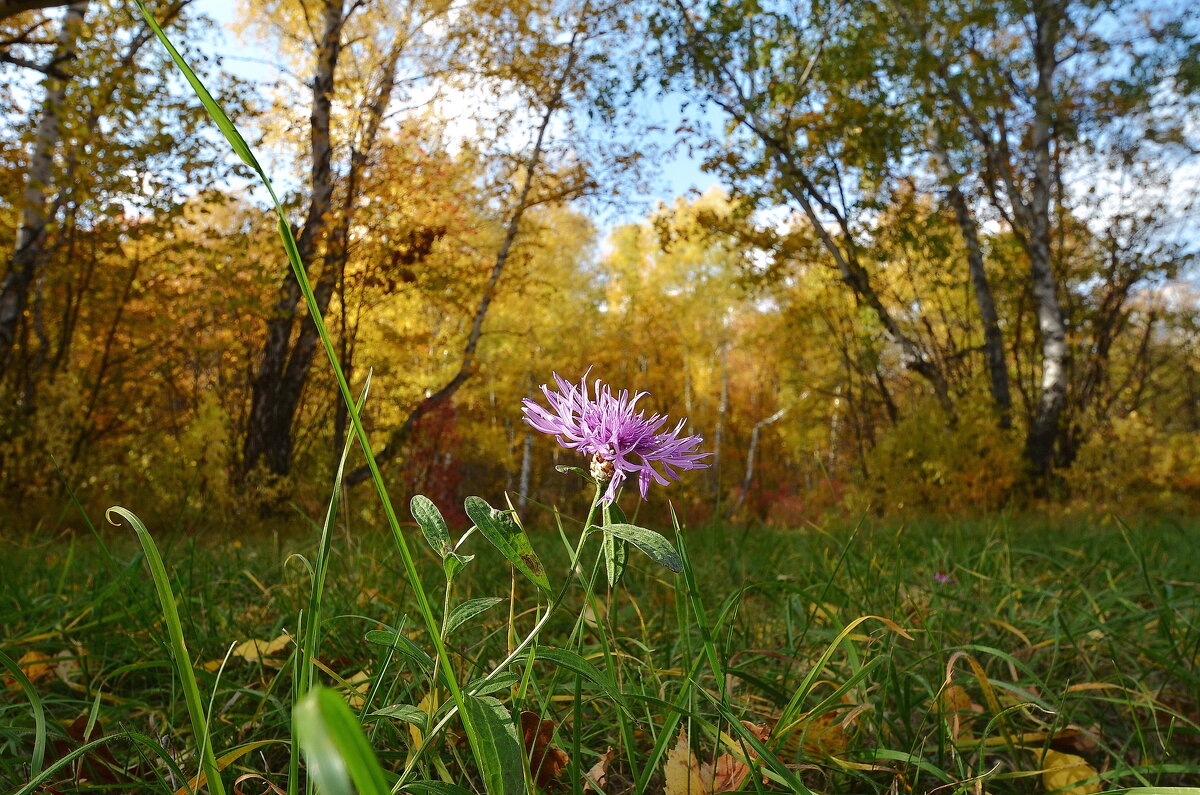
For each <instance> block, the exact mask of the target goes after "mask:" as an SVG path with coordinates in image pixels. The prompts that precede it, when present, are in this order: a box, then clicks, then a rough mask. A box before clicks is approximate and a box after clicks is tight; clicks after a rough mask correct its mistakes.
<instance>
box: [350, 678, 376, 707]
mask: <svg viewBox="0 0 1200 795" xmlns="http://www.w3.org/2000/svg"><path fill="white" fill-rule="evenodd" d="M346 684H348V685H350V691H349V692H348V693H346V703H347V704H349V705H350V709H362V707H363V704H365V703H367V691H368V690H370V689H371V677H369V676H367V672H366V671H358V672H356V673H354V674H351V675H350V676H348V677H346Z"/></svg>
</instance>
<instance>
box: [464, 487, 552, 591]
mask: <svg viewBox="0 0 1200 795" xmlns="http://www.w3.org/2000/svg"><path fill="white" fill-rule="evenodd" d="M464 506H465V508H466V511H467V516H469V517H471V521H472V522H474V523H475V526H476V527H478V528H479V532H480V533H482V534H483V537H484V538H486V539H487V540H488V541H491V542H492V545H493V546H495V547H496V549H498V550H500V554H502V555H504V557H505V558H507V559H508V562H509V563H511V564H512V565H513V566H515V567H516V569H517V571H519V572H521V573H522V574H524V575H525V576H526V577H527V578H529V580H530V582H532V583H533V584H534V585H536V586H538V587H539V588H541V589H543V590H546V591H548V590H550V580H548V579H547V578H546V570H545V568H544V567H543V566H542V561H541V560H539V559H538V556H537V555H536V554H534V551H533V546H532V545H531V544H530V543H529V538H528V537H527V536H526V535H525V532H524V531H523V530H521V527H520V525H518V524H517V522H516V520H515V519H514V518H513V516H512V514H511V513H510V512H509V511H498V510H496V509H495V508H493V507H492V506H490V505H488V504H487V503H486V502H485V501H484V500H482V499H480V498H479V497H467V499H466V502H465V503H464Z"/></svg>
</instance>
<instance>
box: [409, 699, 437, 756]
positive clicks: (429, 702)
mask: <svg viewBox="0 0 1200 795" xmlns="http://www.w3.org/2000/svg"><path fill="white" fill-rule="evenodd" d="M440 704H441V698H439V697H438V691H437V690H436V689H434V690H430V691H429V692H428V693H426V694H425V696H424V697H423V698H422V699H421V702H420V703H419V704H417V709H419V710H421V711H422V712H424V713H425V714H426V715H428V716H429V718H430V719H432V718H433V716H434V714H435V713H437V711H438V706H439V705H440ZM425 723H426V725H430V726H432V725H433V724H431V723H430V722H429V720H426V721H425ZM408 736H409V737H410V738H411V739H412V744H413V748H417V747H419V746H420V745H421V741H422V740H423V739H424V738H425V733H424V732H422V731H421V729H420V727H419V726H416V725H415V724H412V723H410V724H408Z"/></svg>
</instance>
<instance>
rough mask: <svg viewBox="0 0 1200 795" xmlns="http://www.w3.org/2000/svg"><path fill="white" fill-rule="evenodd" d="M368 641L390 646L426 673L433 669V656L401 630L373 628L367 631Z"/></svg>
mask: <svg viewBox="0 0 1200 795" xmlns="http://www.w3.org/2000/svg"><path fill="white" fill-rule="evenodd" d="M366 639H367V643H378V644H379V645H380V646H389V647H391V648H393V649H395V650H396V651H398V652H400V653H401V654H403V655H404V656H405V657H407V658H408V659H410V660H412V661H413V662H415V663H416V664H417V665H418V666H420V667H421V669H422V670H424V671H425V672H426V673H429V672H430V671H432V670H433V658H432V657H430V656H429V654H428V653H426V651H425V650H424V649H422V648H421V647H420V646H418V645H417V644H415V643H413V642H412V641H411V640H409V639H408V638H406V637H405V636H404V635H402V634H400V633H399V632H392V631H391V630H387V629H373V630H371V631H370V632H368V633H367V636H366Z"/></svg>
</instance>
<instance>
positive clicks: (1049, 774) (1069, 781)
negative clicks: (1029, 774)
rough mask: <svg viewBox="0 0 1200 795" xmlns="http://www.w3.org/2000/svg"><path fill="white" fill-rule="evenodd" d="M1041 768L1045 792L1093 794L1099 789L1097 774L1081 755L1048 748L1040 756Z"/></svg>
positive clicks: (1071, 794) (1069, 794)
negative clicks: (1043, 754)
mask: <svg viewBox="0 0 1200 795" xmlns="http://www.w3.org/2000/svg"><path fill="white" fill-rule="evenodd" d="M1042 768H1043V770H1042V786H1043V787H1045V788H1046V791H1047V792H1054V793H1057V795H1093V793H1096V792H1099V791H1100V781H1099V780H1098V779H1097V778H1096V776H1097V775H1099V774H1098V773H1097V772H1096V769H1095V768H1094V767H1092V766H1091V765H1089V764H1088V763H1087V760H1086V759H1084V758H1083V757H1082V756H1075V754H1064V753H1060V752H1059V751H1055V750H1048V751H1046V754H1045V756H1043V757H1042ZM1089 779H1091V780H1090V781H1089ZM1084 782H1086V783H1084Z"/></svg>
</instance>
